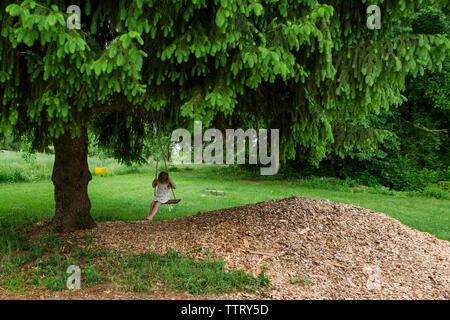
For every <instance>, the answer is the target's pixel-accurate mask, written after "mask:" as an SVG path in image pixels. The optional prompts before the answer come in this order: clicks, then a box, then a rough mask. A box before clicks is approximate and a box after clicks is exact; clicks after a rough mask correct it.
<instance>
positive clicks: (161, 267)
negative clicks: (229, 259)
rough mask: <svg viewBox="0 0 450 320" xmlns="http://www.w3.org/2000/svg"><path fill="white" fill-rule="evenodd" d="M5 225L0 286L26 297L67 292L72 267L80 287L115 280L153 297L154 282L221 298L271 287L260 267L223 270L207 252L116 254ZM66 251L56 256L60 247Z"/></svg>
mask: <svg viewBox="0 0 450 320" xmlns="http://www.w3.org/2000/svg"><path fill="white" fill-rule="evenodd" d="M23 227H24V225H20V227H19V226H18V225H14V224H6V223H3V224H2V225H1V226H0V236H1V237H0V287H2V288H4V289H6V290H8V292H11V293H18V294H23V295H27V294H28V292H29V290H30V289H31V290H33V289H34V290H36V289H37V290H50V291H62V290H66V283H67V279H68V277H69V276H70V274H68V273H67V272H66V270H67V268H68V267H69V266H70V265H77V266H79V267H80V269H81V281H82V288H86V287H91V286H95V285H98V284H102V283H105V282H107V281H109V282H115V283H117V284H118V285H119V286H121V287H122V288H123V289H124V290H126V291H132V292H135V293H138V294H139V293H151V292H152V288H153V286H154V284H155V283H156V282H162V283H163V284H164V286H165V288H166V289H169V290H175V291H184V292H189V293H191V294H193V295H200V294H201V295H208V294H211V293H216V294H223V293H230V292H236V291H248V292H255V291H256V290H257V289H258V288H264V287H269V286H270V281H269V279H267V278H266V276H265V275H264V271H265V270H264V269H263V270H262V271H261V273H260V274H259V275H258V276H256V277H255V276H253V275H251V274H249V273H247V272H245V271H243V270H236V269H230V270H226V269H225V262H224V261H222V260H214V259H213V258H212V257H211V256H210V253H209V250H205V251H204V252H203V254H204V258H203V259H194V257H193V256H191V254H192V253H196V252H201V251H202V250H203V249H196V250H191V251H190V252H188V253H186V254H180V253H179V252H177V251H175V250H169V251H168V252H167V253H165V254H156V253H154V252H145V253H142V254H132V253H128V254H118V253H115V252H113V251H112V250H105V249H101V248H99V247H98V246H96V245H92V238H91V237H90V236H89V235H87V234H85V235H83V236H81V237H78V238H76V237H72V239H71V241H70V242H69V241H67V240H63V239H61V238H60V237H59V236H58V235H57V234H55V233H54V232H53V231H52V230H51V228H48V229H47V232H45V233H44V234H43V235H40V236H38V237H37V238H36V239H34V240H30V237H27V236H25V235H26V234H27V233H29V232H30V231H33V229H35V227H32V226H31V225H29V224H28V225H25V227H26V228H27V230H24V229H21V228H23ZM68 246H69V247H70V250H69V252H67V251H66V252H65V253H64V254H61V253H60V249H61V248H65V247H68Z"/></svg>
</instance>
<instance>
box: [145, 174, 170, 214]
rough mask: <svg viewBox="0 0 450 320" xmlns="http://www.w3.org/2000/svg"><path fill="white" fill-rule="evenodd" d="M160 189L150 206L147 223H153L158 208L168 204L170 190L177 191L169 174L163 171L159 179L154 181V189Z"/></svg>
mask: <svg viewBox="0 0 450 320" xmlns="http://www.w3.org/2000/svg"><path fill="white" fill-rule="evenodd" d="M156 186H158V189H157V191H156V194H155V196H154V197H153V201H152V203H151V204H150V210H149V211H148V216H147V218H146V220H147V221H152V220H153V217H154V216H155V214H156V213H157V212H158V208H159V206H160V205H161V204H162V203H166V202H167V201H169V199H170V189H176V188H177V186H176V185H175V183H174V182H173V181H172V179H170V178H169V174H168V173H167V172H165V171H162V172H160V173H159V175H158V179H155V180H153V182H152V187H153V188H156Z"/></svg>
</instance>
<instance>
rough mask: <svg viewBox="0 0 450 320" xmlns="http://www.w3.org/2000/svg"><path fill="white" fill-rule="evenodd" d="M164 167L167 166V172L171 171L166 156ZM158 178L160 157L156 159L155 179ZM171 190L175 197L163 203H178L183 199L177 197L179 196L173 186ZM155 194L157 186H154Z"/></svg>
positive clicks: (154, 193)
mask: <svg viewBox="0 0 450 320" xmlns="http://www.w3.org/2000/svg"><path fill="white" fill-rule="evenodd" d="M164 167H165V168H166V172H167V173H169V169H168V168H167V161H166V158H164ZM156 179H158V158H157V159H156V170H155V180H156ZM170 190H171V191H172V195H173V199H170V200H169V201H167V202H166V203H163V204H176V203H178V202H180V201H181V199H177V197H176V196H175V191H173V188H170ZM155 195H156V187H155V188H153V196H155Z"/></svg>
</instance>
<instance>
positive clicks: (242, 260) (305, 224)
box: [0, 197, 450, 299]
mask: <svg viewBox="0 0 450 320" xmlns="http://www.w3.org/2000/svg"><path fill="white" fill-rule="evenodd" d="M84 233H88V234H91V235H92V236H93V241H94V243H95V244H97V245H100V246H102V247H107V248H112V249H114V250H117V251H133V252H142V251H145V250H147V249H150V250H153V251H155V252H158V253H165V252H166V251H167V250H168V249H169V248H174V249H177V250H180V251H182V252H187V251H191V250H192V249H194V248H199V247H202V248H209V250H210V251H211V252H212V253H213V254H215V255H216V256H217V257H219V258H222V259H223V260H225V261H227V262H228V265H229V267H232V268H239V269H244V270H246V271H248V272H251V273H252V274H254V275H257V274H258V273H259V272H260V271H261V268H262V266H264V265H265V266H267V267H268V270H267V271H266V276H267V277H268V278H269V279H270V281H271V283H272V287H271V288H270V289H269V290H265V291H263V292H262V293H258V294H247V293H240V294H234V295H224V296H219V297H213V298H219V299H220V298H226V299H450V242H448V241H444V240H439V239H437V238H435V237H434V236H432V235H430V234H428V233H424V232H420V231H417V230H415V229H413V228H410V227H408V226H405V225H403V224H402V223H400V222H399V221H397V220H395V219H392V218H390V217H388V216H386V215H384V214H381V213H377V212H374V211H371V210H368V209H363V208H360V207H356V206H353V205H347V204H337V203H334V202H331V201H327V200H321V199H310V198H304V197H291V198H287V199H281V200H271V201H266V202H260V203H256V204H251V205H246V206H241V207H233V208H228V209H222V210H215V211H210V212H203V213H198V214H196V215H193V216H187V217H183V218H178V219H175V220H171V221H158V222H145V221H114V222H102V223H98V227H97V228H96V229H93V230H89V231H87V232H86V231H78V232H75V233H72V234H69V235H70V236H71V235H76V236H81V235H82V234H84ZM199 257H200V254H199ZM298 279H301V280H298ZM100 289H101V288H99V289H98V290H100ZM91 290H92V292H91V293H89V292H85V293H79V294H78V295H79V296H78V297H75V294H74V298H75V299H76V298H83V294H86V295H87V296H86V298H89V299H95V298H99V299H103V298H105V299H117V298H118V299H121V298H127V299H130V298H132V297H133V296H132V295H131V294H124V293H123V292H122V293H117V292H116V291H115V290H116V289H115V288H113V289H105V290H103V289H101V290H100V291H98V292H96V291H95V289H91ZM107 291H109V292H107ZM0 295H1V293H0ZM146 297H147V298H156V299H189V298H195V297H192V296H190V295H186V294H172V293H167V292H165V291H164V290H163V288H161V291H156V292H155V295H153V296H139V297H137V298H139V299H145V298H146ZM198 298H200V297H198ZM202 298H203V297H202Z"/></svg>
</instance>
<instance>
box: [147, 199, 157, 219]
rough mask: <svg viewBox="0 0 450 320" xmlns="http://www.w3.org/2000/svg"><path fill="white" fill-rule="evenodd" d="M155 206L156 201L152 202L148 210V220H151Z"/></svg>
mask: <svg viewBox="0 0 450 320" xmlns="http://www.w3.org/2000/svg"><path fill="white" fill-rule="evenodd" d="M154 206H155V201H152V203H151V204H150V210H148V215H147V220H149V217H150V214H151V213H152V210H153V207H154Z"/></svg>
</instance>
